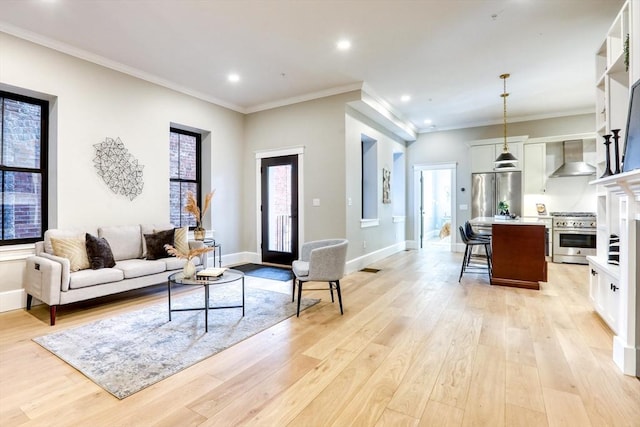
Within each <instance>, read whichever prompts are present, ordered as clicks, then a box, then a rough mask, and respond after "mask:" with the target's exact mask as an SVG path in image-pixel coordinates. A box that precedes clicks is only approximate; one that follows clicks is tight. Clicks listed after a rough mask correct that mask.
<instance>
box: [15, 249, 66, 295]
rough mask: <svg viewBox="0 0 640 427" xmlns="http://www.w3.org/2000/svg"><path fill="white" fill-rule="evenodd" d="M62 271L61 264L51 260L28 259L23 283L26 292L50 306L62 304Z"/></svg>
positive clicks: (43, 258)
mask: <svg viewBox="0 0 640 427" xmlns="http://www.w3.org/2000/svg"><path fill="white" fill-rule="evenodd" d="M67 261H68V260H67ZM62 270H63V265H62V264H61V263H60V262H57V261H54V260H51V259H49V258H46V257H41V256H31V257H29V258H27V265H26V271H25V275H24V283H23V286H24V289H25V291H26V292H27V294H28V295H31V296H32V297H35V298H37V299H39V300H40V301H42V302H44V303H45V304H48V305H50V306H54V305H58V304H60V291H61V289H62ZM67 282H68V279H67ZM67 286H68V283H67Z"/></svg>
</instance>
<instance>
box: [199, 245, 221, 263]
mask: <svg viewBox="0 0 640 427" xmlns="http://www.w3.org/2000/svg"><path fill="white" fill-rule="evenodd" d="M202 243H204V245H205V246H207V247H210V248H213V266H214V267H215V266H216V254H218V267H222V245H220V242H216V239H204V240H203V241H202Z"/></svg>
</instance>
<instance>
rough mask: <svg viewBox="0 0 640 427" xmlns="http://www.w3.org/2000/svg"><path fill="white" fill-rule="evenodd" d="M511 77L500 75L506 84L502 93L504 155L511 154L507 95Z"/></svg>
mask: <svg viewBox="0 0 640 427" xmlns="http://www.w3.org/2000/svg"><path fill="white" fill-rule="evenodd" d="M509 76H510V74H501V75H500V78H501V79H502V81H503V82H504V89H503V91H502V95H500V96H501V97H502V105H503V119H504V126H503V133H504V145H503V147H502V152H503V153H508V152H509V147H508V146H507V96H509V94H508V93H507V79H508V78H509Z"/></svg>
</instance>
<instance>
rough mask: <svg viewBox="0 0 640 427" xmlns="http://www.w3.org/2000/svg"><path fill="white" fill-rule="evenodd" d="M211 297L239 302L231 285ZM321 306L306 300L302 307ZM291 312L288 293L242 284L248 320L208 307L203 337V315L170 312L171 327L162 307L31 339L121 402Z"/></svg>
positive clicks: (185, 301)
mask: <svg viewBox="0 0 640 427" xmlns="http://www.w3.org/2000/svg"><path fill="white" fill-rule="evenodd" d="M210 294H211V295H210V301H211V305H229V304H236V303H239V302H241V301H242V294H241V288H240V287H239V286H237V285H233V284H230V285H221V286H219V287H212V288H211V290H210ZM203 295H204V293H203V292H194V293H192V294H189V295H185V296H182V297H177V298H172V308H180V307H183V308H184V307H203V306H204V301H203V299H204V296H203ZM318 301H319V300H318V299H309V298H303V299H302V301H301V310H304V309H306V308H309V307H311V306H313V305H314V304H316V303H318ZM295 313H296V303H292V302H291V296H290V295H288V294H283V293H280V292H272V291H266V290H263V289H256V288H249V287H247V288H246V291H245V316H244V317H242V309H240V308H235V309H220V310H210V311H209V332H208V333H205V331H204V312H203V311H183V312H177V313H172V315H171V317H172V320H171V322H170V321H169V317H168V307H167V304H166V303H164V304H157V305H153V306H150V307H147V308H143V309H140V310H136V311H132V312H129V313H125V314H121V315H118V316H115V317H112V318H109V319H104V320H99V321H96V322H92V323H89V324H87V325H83V326H79V327H75V328H71V329H67V330H64V331H60V332H55V333H52V334H49V335H45V336H41V337H37V338H34V339H33V340H34V341H35V342H36V343H38V344H40V345H41V346H43V347H44V348H46V349H47V350H49V351H51V352H52V353H53V354H55V355H56V356H58V357H59V358H61V359H62V360H64V361H65V362H67V363H68V364H70V365H71V366H73V367H74V368H76V369H77V370H79V371H80V372H82V373H83V374H84V375H85V376H86V377H88V378H89V379H91V380H92V381H93V382H95V383H96V384H98V385H99V386H100V387H102V388H104V389H105V390H107V391H108V392H109V393H111V394H113V395H114V396H115V397H117V398H118V399H124V398H125V397H127V396H130V395H131V394H133V393H136V392H138V391H140V390H142V389H144V388H145V387H148V386H150V385H152V384H154V383H156V382H158V381H160V380H162V379H164V378H167V377H169V376H170V375H173V374H175V373H177V372H179V371H181V370H183V369H185V368H187V367H189V366H191V365H193V364H195V363H197V362H199V361H201V360H203V359H205V358H207V357H210V356H212V355H214V354H216V353H218V352H220V351H222V350H224V349H226V348H229V347H231V346H232V345H234V344H236V343H238V342H240V341H242V340H244V339H246V338H248V337H250V336H252V335H255V334H257V333H258V332H261V331H263V330H265V329H267V328H269V327H271V326H273V325H275V324H276V323H279V322H281V321H283V320H285V319H287V318H288V317H291V316H292V315H294V314H295Z"/></svg>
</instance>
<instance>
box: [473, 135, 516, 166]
mask: <svg viewBox="0 0 640 427" xmlns="http://www.w3.org/2000/svg"><path fill="white" fill-rule="evenodd" d="M503 147H504V143H500V144H479V145H472V146H471V148H470V150H469V152H470V155H471V173H476V172H495V171H496V169H495V166H496V165H495V161H496V158H498V156H499V155H500V154H501V153H502V149H503ZM509 152H510V153H511V154H513V155H514V156H516V159H518V162H517V163H516V167H515V169H509V170H522V142H513V143H511V142H510V143H509Z"/></svg>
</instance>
